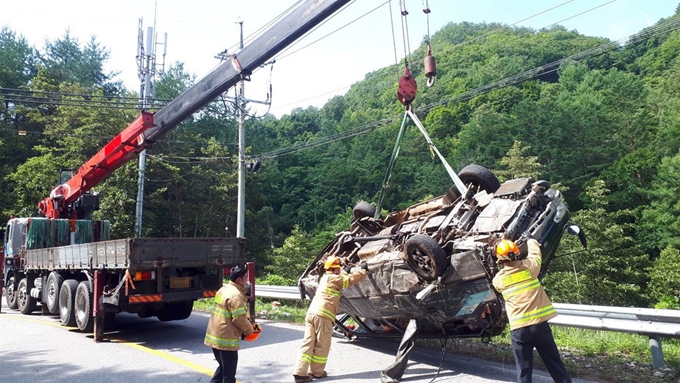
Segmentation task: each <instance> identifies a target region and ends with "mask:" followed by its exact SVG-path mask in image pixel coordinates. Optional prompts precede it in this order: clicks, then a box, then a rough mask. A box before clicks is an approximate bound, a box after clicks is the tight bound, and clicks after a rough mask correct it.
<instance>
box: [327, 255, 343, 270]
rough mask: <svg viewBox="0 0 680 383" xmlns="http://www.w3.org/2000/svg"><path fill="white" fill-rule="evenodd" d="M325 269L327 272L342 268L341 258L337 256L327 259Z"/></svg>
mask: <svg viewBox="0 0 680 383" xmlns="http://www.w3.org/2000/svg"><path fill="white" fill-rule="evenodd" d="M323 268H324V269H325V270H330V269H339V268H340V258H338V257H336V256H330V257H328V259H326V262H325V263H324V264H323Z"/></svg>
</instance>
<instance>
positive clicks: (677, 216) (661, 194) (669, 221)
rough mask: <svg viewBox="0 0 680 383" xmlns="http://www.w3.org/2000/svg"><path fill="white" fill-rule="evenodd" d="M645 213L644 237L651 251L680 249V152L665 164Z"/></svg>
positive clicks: (659, 172) (649, 192)
mask: <svg viewBox="0 0 680 383" xmlns="http://www.w3.org/2000/svg"><path fill="white" fill-rule="evenodd" d="M648 194H649V199H650V203H649V205H648V206H647V207H646V208H644V209H643V210H642V219H641V230H640V236H641V237H642V238H643V239H644V241H645V244H646V245H647V246H648V247H650V248H658V249H663V248H666V247H667V246H669V245H670V246H674V247H676V248H677V247H679V246H680V204H678V195H680V152H679V153H678V154H676V155H675V156H672V157H666V158H663V159H662V160H661V165H659V169H658V173H657V176H656V177H655V178H654V180H653V181H652V185H651V187H650V188H649V189H648Z"/></svg>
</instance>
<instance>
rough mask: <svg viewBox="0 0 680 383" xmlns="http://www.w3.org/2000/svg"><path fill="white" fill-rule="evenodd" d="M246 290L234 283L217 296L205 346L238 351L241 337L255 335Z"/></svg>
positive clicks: (218, 292)
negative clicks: (249, 315)
mask: <svg viewBox="0 0 680 383" xmlns="http://www.w3.org/2000/svg"><path fill="white" fill-rule="evenodd" d="M245 292H246V289H245V287H243V286H240V285H237V284H236V283H234V282H229V284H228V285H224V286H222V288H220V289H219V290H218V291H217V294H215V298H214V305H213V309H212V313H211V314H210V320H209V321H208V330H207V331H206V333H205V341H204V343H205V345H206V346H210V347H212V348H215V349H218V350H226V351H236V350H238V349H239V340H240V338H241V335H248V334H252V333H253V325H252V324H251V323H250V320H249V319H248V316H247V315H246V313H247V310H246V296H245Z"/></svg>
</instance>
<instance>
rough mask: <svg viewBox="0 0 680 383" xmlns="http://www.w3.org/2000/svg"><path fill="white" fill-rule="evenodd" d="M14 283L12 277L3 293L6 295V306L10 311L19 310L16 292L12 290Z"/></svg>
mask: <svg viewBox="0 0 680 383" xmlns="http://www.w3.org/2000/svg"><path fill="white" fill-rule="evenodd" d="M15 281H16V279H14V277H9V280H8V281H7V286H5V293H6V294H7V297H6V298H7V306H8V307H9V308H10V309H12V310H16V309H18V308H19V305H18V303H17V290H16V289H15V288H14V283H15Z"/></svg>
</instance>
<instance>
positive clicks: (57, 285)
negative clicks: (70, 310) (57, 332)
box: [43, 271, 64, 314]
mask: <svg viewBox="0 0 680 383" xmlns="http://www.w3.org/2000/svg"><path fill="white" fill-rule="evenodd" d="M62 283H64V278H63V277H62V276H61V275H59V273H58V272H56V271H53V272H51V273H50V275H49V276H48V277H47V288H46V289H45V290H44V293H45V296H44V297H43V298H44V299H45V305H46V306H47V310H48V311H49V312H50V314H59V290H60V289H61V285H62Z"/></svg>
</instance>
